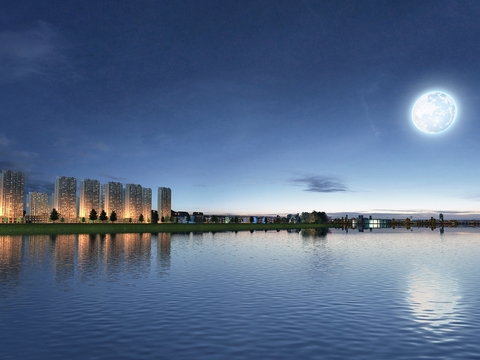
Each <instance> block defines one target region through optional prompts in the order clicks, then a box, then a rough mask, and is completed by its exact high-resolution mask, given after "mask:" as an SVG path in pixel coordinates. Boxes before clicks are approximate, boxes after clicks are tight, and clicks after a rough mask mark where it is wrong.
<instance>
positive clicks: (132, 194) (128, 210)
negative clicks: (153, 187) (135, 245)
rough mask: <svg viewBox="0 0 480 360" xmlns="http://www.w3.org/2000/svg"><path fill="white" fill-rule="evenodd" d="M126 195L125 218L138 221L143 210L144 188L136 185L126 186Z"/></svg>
mask: <svg viewBox="0 0 480 360" xmlns="http://www.w3.org/2000/svg"><path fill="white" fill-rule="evenodd" d="M124 194H125V196H124V198H123V199H124V200H123V201H124V207H123V217H124V218H127V219H132V220H134V221H137V220H138V218H139V217H140V214H142V210H143V204H142V196H143V192H142V187H141V186H140V185H135V184H126V185H125V190H124ZM144 218H145V215H144Z"/></svg>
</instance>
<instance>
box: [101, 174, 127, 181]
mask: <svg viewBox="0 0 480 360" xmlns="http://www.w3.org/2000/svg"><path fill="white" fill-rule="evenodd" d="M100 176H104V177H106V178H107V179H110V180H113V181H124V180H128V179H127V178H124V177H117V176H113V175H109V174H105V173H102V174H100Z"/></svg>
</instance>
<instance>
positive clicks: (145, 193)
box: [142, 188, 152, 222]
mask: <svg viewBox="0 0 480 360" xmlns="http://www.w3.org/2000/svg"><path fill="white" fill-rule="evenodd" d="M142 204H143V210H142V214H143V218H144V219H145V221H148V222H150V221H151V220H152V189H150V188H143V189H142Z"/></svg>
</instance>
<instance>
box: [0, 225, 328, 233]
mask: <svg viewBox="0 0 480 360" xmlns="http://www.w3.org/2000/svg"><path fill="white" fill-rule="evenodd" d="M330 227H334V226H333V225H332V224H203V223H202V224H173V223H166V224H165V223H164V224H111V223H105V224H104V223H97V224H62V223H56V224H53V223H49V224H1V225H0V235H60V234H128V233H178V232H181V233H185V232H213V231H215V232H216V231H248V230H288V229H310V228H330Z"/></svg>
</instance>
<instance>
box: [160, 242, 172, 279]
mask: <svg viewBox="0 0 480 360" xmlns="http://www.w3.org/2000/svg"><path fill="white" fill-rule="evenodd" d="M171 243H172V234H171V233H159V234H158V245H157V261H158V265H157V266H158V267H159V271H160V272H162V273H163V272H166V271H168V270H170V258H171V254H170V252H171Z"/></svg>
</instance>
